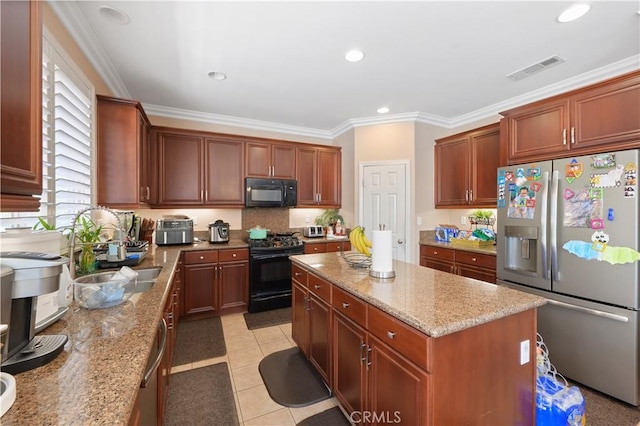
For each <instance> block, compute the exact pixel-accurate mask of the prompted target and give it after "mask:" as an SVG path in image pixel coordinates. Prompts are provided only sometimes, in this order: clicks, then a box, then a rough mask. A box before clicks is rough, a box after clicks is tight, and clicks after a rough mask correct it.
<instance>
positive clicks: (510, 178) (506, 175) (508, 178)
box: [504, 170, 513, 182]
mask: <svg viewBox="0 0 640 426" xmlns="http://www.w3.org/2000/svg"><path fill="white" fill-rule="evenodd" d="M504 178H505V179H506V181H507V182H511V181H513V172H512V171H510V170H507V171H506V172H505V173H504Z"/></svg>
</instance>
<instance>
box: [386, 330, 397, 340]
mask: <svg viewBox="0 0 640 426" xmlns="http://www.w3.org/2000/svg"><path fill="white" fill-rule="evenodd" d="M387 337H388V338H389V339H393V338H394V337H396V333H394V332H393V331H387Z"/></svg>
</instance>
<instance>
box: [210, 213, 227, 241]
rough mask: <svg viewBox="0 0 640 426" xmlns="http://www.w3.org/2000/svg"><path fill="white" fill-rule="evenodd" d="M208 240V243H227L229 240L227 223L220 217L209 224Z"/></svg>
mask: <svg viewBox="0 0 640 426" xmlns="http://www.w3.org/2000/svg"><path fill="white" fill-rule="evenodd" d="M209 242H210V243H214V244H215V243H228V242H229V224H228V223H226V222H224V221H223V220H222V219H218V220H216V221H215V222H213V223H210V224H209Z"/></svg>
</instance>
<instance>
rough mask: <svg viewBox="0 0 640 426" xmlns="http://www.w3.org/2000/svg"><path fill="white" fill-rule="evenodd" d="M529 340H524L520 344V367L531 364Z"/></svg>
mask: <svg viewBox="0 0 640 426" xmlns="http://www.w3.org/2000/svg"><path fill="white" fill-rule="evenodd" d="M529 345H530V343H529V340H523V341H522V342H520V365H525V364H527V363H528V362H529V360H530V359H529V350H530V347H529Z"/></svg>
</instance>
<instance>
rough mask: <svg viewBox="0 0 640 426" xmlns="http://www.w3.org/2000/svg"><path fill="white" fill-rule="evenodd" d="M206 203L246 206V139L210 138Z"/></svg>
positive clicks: (207, 149) (207, 141) (207, 157)
mask: <svg viewBox="0 0 640 426" xmlns="http://www.w3.org/2000/svg"><path fill="white" fill-rule="evenodd" d="M205 145H206V150H205V151H206V159H207V164H206V167H205V170H206V179H205V200H204V202H205V204H207V205H221V206H231V205H237V206H238V207H242V206H244V167H243V158H244V155H243V154H244V143H243V142H242V141H239V140H233V139H225V138H207V139H206V141H205Z"/></svg>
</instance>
